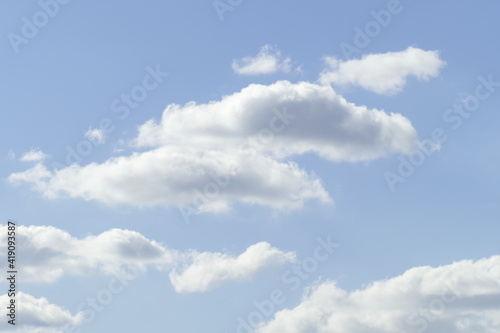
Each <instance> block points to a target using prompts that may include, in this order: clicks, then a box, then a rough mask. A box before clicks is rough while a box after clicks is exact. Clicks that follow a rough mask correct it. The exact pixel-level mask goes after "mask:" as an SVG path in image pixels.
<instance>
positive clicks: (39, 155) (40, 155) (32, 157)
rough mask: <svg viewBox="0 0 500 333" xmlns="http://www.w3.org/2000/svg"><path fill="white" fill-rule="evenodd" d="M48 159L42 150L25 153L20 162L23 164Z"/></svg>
mask: <svg viewBox="0 0 500 333" xmlns="http://www.w3.org/2000/svg"><path fill="white" fill-rule="evenodd" d="M14 156H15V155H14ZM46 158H47V155H46V154H45V153H44V152H43V151H41V150H40V149H31V150H30V151H29V152H26V153H24V154H23V155H22V156H21V158H20V159H19V160H20V161H22V162H39V161H43V160H44V159H46Z"/></svg>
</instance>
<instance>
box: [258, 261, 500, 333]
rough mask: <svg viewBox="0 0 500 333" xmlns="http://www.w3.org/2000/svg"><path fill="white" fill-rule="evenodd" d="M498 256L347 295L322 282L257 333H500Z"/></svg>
mask: <svg viewBox="0 0 500 333" xmlns="http://www.w3.org/2000/svg"><path fill="white" fill-rule="evenodd" d="M499 302H500V256H493V257H491V258H487V259H481V260H478V261H472V260H464V261H459V262H455V263H453V264H450V265H446V266H441V267H436V268H432V267H428V266H425V267H415V268H412V269H410V270H408V271H406V272H405V273H404V274H402V275H400V276H397V277H395V278H391V279H388V280H382V281H376V282H374V283H372V284H371V285H369V286H368V287H366V288H364V289H360V290H356V291H353V292H346V291H344V290H342V289H341V288H339V287H338V286H337V285H336V284H335V283H334V282H324V283H321V284H319V285H317V286H315V287H313V288H310V290H309V292H308V293H307V294H306V295H305V296H304V298H303V299H302V302H301V303H300V305H298V306H297V307H295V308H293V309H285V310H282V311H279V312H277V313H276V314H275V316H274V319H273V320H271V321H270V322H267V323H265V324H264V325H262V326H261V327H260V328H259V329H258V330H256V331H257V332H258V333H271V332H281V333H308V332H318V333H327V332H343V333H365V332H377V333H378V332H380V333H382V332H383V333H398V332H408V333H416V332H428V333H441V332H449V333H465V332H491V333H493V332H498V331H499V330H500V309H499V308H498V304H499Z"/></svg>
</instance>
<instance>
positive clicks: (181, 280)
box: [170, 242, 295, 292]
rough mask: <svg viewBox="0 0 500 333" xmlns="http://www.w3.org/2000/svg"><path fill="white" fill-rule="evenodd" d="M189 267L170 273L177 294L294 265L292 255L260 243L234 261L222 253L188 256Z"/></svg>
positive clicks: (293, 256) (293, 255)
mask: <svg viewBox="0 0 500 333" xmlns="http://www.w3.org/2000/svg"><path fill="white" fill-rule="evenodd" d="M189 257H190V261H191V262H190V263H189V265H188V266H187V267H183V268H182V269H181V270H180V272H179V271H178V270H174V271H172V272H170V281H171V282H172V284H173V286H174V288H175V290H176V291H177V292H196V291H206V290H209V289H212V288H214V287H216V286H218V285H219V284H222V283H224V282H225V281H232V280H244V279H248V278H250V277H253V276H255V275H256V274H257V273H258V272H259V271H261V270H262V269H264V268H266V267H269V266H278V265H283V264H285V263H287V262H294V261H295V254H294V253H292V252H288V253H284V252H282V251H280V250H278V249H277V248H274V247H272V246H271V245H270V244H269V243H266V242H261V243H257V244H254V245H252V246H250V247H248V248H247V249H246V251H245V252H243V253H242V254H240V255H239V256H238V257H232V256H230V255H228V254H225V253H210V252H203V253H196V252H195V253H191V254H189Z"/></svg>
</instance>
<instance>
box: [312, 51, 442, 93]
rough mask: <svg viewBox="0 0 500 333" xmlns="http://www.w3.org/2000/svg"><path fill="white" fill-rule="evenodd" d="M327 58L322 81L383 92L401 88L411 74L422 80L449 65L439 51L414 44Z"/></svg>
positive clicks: (437, 73) (435, 74)
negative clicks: (343, 58)
mask: <svg viewBox="0 0 500 333" xmlns="http://www.w3.org/2000/svg"><path fill="white" fill-rule="evenodd" d="M324 62H325V64H326V66H327V68H326V69H325V70H324V71H323V72H322V73H321V74H320V78H319V82H321V83H322V84H332V83H333V84H335V85H337V86H359V87H362V88H364V89H366V90H369V91H373V92H375V93H377V94H382V95H394V94H396V93H399V92H401V91H402V90H403V88H404V87H405V85H406V80H407V78H408V77H409V76H415V77H416V78H417V79H418V80H423V81H426V80H428V79H429V78H431V77H436V76H438V75H439V71H440V70H441V68H443V67H444V65H446V62H445V61H443V60H441V59H440V57H439V53H438V52H437V51H425V50H422V49H419V48H415V47H409V48H407V49H406V50H404V51H400V52H387V53H379V54H367V55H365V56H363V57H362V58H361V59H353V60H348V61H341V60H339V59H336V58H334V57H325V59H324Z"/></svg>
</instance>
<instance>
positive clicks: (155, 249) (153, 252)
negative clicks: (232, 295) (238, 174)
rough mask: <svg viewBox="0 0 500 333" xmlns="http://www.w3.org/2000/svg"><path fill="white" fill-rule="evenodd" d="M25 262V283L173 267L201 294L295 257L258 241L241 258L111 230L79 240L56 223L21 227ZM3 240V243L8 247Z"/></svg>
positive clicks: (185, 286) (182, 284) (177, 280)
mask: <svg viewBox="0 0 500 333" xmlns="http://www.w3.org/2000/svg"><path fill="white" fill-rule="evenodd" d="M17 238H18V242H19V243H20V244H23V246H22V247H20V248H19V250H18V251H19V254H18V257H19V265H20V266H22V273H23V274H22V277H23V281H25V282H38V283H54V282H56V281H57V280H58V279H60V278H61V277H62V276H64V275H86V274H105V275H127V276H133V275H135V274H136V273H138V272H140V271H144V270H146V269H147V268H148V267H151V268H154V269H158V270H161V271H164V270H166V271H171V274H170V280H171V282H172V284H173V286H174V287H175V289H176V291H177V292H199V291H207V290H209V289H213V288H215V287H218V286H220V285H223V284H226V283H230V282H235V281H239V280H245V279H249V278H252V277H254V276H255V275H257V274H258V273H259V272H262V271H263V270H265V269H266V268H268V267H269V266H270V265H273V266H279V265H283V264H285V263H287V262H291V261H293V259H294V258H295V255H294V254H293V253H291V252H282V251H280V250H279V249H277V248H274V247H272V246H271V245H270V244H268V243H265V242H261V243H257V244H255V245H252V246H250V247H248V248H247V249H246V251H245V252H243V253H242V254H241V255H239V256H236V257H235V256H232V255H230V254H227V253H218V252H201V253H200V252H197V251H195V250H187V251H184V252H183V251H178V250H174V249H169V248H167V247H165V246H164V245H162V244H160V243H158V242H156V241H154V240H150V239H147V238H146V237H144V236H143V235H141V234H140V233H138V232H135V231H130V230H123V229H111V230H108V231H106V232H103V233H101V234H99V235H95V236H94V235H89V236H86V237H85V238H82V239H78V238H75V237H72V236H71V235H70V234H69V233H67V232H66V231H64V230H61V229H58V228H55V227H51V226H27V227H25V226H18V232H17ZM5 246H6V244H5V239H0V247H5Z"/></svg>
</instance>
